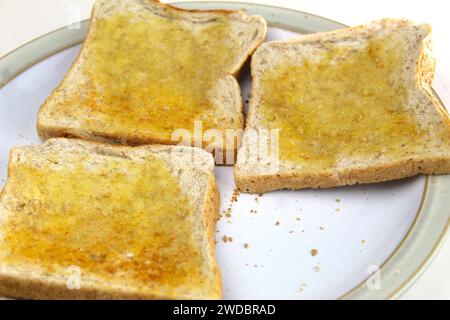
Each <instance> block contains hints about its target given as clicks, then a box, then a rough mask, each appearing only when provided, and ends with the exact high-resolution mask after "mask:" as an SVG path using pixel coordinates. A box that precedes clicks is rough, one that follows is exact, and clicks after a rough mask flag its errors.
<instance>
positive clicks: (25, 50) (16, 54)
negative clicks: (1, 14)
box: [0, 1, 450, 299]
mask: <svg viewBox="0 0 450 320" xmlns="http://www.w3.org/2000/svg"><path fill="white" fill-rule="evenodd" d="M169 4H172V5H176V6H180V7H183V8H196V9H214V8H219V7H221V8H224V7H225V9H233V10H236V9H238V10H249V9H250V10H252V9H256V10H257V11H265V12H266V13H268V12H271V11H274V10H277V11H278V12H285V13H290V14H292V15H294V16H300V15H303V16H304V17H313V18H314V19H317V20H318V21H319V20H322V21H326V22H328V23H329V24H334V25H335V26H336V27H337V28H344V27H347V26H346V25H344V24H342V23H340V22H337V21H334V20H332V19H328V18H326V17H322V16H319V15H316V14H311V13H308V12H303V11H300V10H295V9H290V8H284V7H280V6H275V5H267V4H259V3H249V2H234V1H233V2H229V1H228V2H225V1H201V2H199V1H171V2H170V3H169ZM261 14H262V13H261ZM271 15H272V14H271ZM266 20H267V21H268V25H274V26H276V27H283V24H284V23H271V22H270V20H271V19H270V17H266ZM88 24H89V19H85V20H82V21H81V22H78V23H76V24H74V25H79V26H80V27H79V28H73V26H74V25H71V26H65V27H62V28H59V29H56V30H54V31H51V32H48V33H46V34H44V35H42V36H40V37H38V38H35V39H33V40H31V41H29V42H27V43H25V44H23V45H21V46H19V47H17V48H16V49H14V50H12V51H10V52H8V53H6V54H5V55H3V56H2V57H0V90H1V89H2V88H3V87H4V86H6V85H7V84H8V83H9V82H10V81H12V80H14V79H15V78H16V77H17V76H19V75H20V74H21V73H23V72H24V71H26V70H28V69H29V68H31V67H32V66H34V65H36V64H38V63H39V62H41V61H43V60H45V59H47V58H49V57H51V56H53V55H55V54H57V53H59V52H61V51H63V50H66V49H68V48H71V47H73V46H75V45H79V44H81V43H82V42H83V40H84V38H85V35H86V33H87V30H88ZM293 24H295V23H292V22H291V23H289V22H285V25H284V27H285V29H288V30H292V29H294V30H295V29H296V30H297V31H298V30H300V28H296V27H295V26H293ZM433 92H434V90H433ZM434 95H435V97H436V98H437V100H438V102H439V103H440V104H441V105H442V106H444V104H443V102H442V100H441V99H440V98H439V96H438V95H437V93H436V92H434ZM447 190H450V176H426V180H425V187H424V192H423V195H422V199H421V203H420V206H419V208H418V211H417V213H416V215H415V217H414V221H413V222H412V224H411V226H410V228H409V229H408V231H407V233H406V234H405V236H404V237H403V239H402V240H401V241H400V242H399V244H398V245H397V247H396V248H395V249H394V250H393V252H392V253H391V254H390V255H389V256H388V257H387V258H386V260H385V261H384V262H383V263H382V264H381V266H380V271H381V272H382V274H384V276H383V278H381V285H382V286H381V288H380V289H379V290H369V289H368V288H367V286H366V282H367V278H366V279H365V280H363V281H362V282H360V283H359V284H358V285H356V286H355V287H354V288H353V289H351V290H349V291H348V292H346V293H344V294H343V295H341V296H340V297H339V298H338V299H395V298H399V297H400V296H401V295H402V294H403V293H404V292H405V291H406V290H407V289H408V288H409V287H410V286H411V285H412V284H413V283H414V282H415V281H416V280H417V279H418V278H419V277H420V275H421V274H422V273H423V272H424V271H425V270H426V268H427V267H428V266H429V265H430V263H431V261H432V260H433V258H434V257H435V256H436V255H437V253H438V252H439V249H440V248H441V247H442V245H443V243H444V239H445V238H446V237H447V236H448V229H449V227H450V216H449V213H448V209H447V221H446V222H445V216H444V223H443V222H442V221H441V220H439V219H438V218H439V214H436V212H437V211H436V210H439V209H440V210H445V209H446V207H448V206H445V204H446V203H447V204H448V203H449V202H450V201H447V202H445V200H446V199H444V198H443V196H442V194H440V193H445V192H447ZM442 203H444V205H442ZM436 206H437V208H435V207H436ZM430 210H431V211H430ZM433 218H435V219H437V220H432V219H433ZM431 220H432V221H438V222H439V221H441V222H439V225H438V222H435V223H434V224H433V223H432V224H431V225H429V223H430V221H431ZM436 228H437V229H438V231H439V233H438V234H437V236H435V237H434V238H433V239H431V240H430V241H428V248H422V252H421V255H422V256H423V257H421V258H418V259H415V258H414V257H411V256H410V255H409V256H408V255H407V254H408V251H409V253H411V250H412V249H413V248H414V247H418V245H423V243H421V242H420V241H423V239H422V240H421V238H423V237H424V235H425V234H428V233H429V232H430V230H431V231H432V230H434V229H436ZM425 238H426V237H425ZM419 240H420V241H419ZM418 241H419V242H418ZM419 248H421V247H419ZM402 259H403V260H402ZM405 259H406V261H405ZM398 260H400V261H403V262H411V263H413V264H414V265H415V267H413V268H412V269H413V270H411V271H410V272H408V273H407V275H406V276H403V278H404V279H402V281H400V282H399V283H398V284H397V285H392V284H390V283H384V282H385V281H384V280H383V279H386V278H387V279H395V277H397V276H398V274H397V269H396V267H395V263H398ZM411 260H415V261H411ZM419 260H420V261H419ZM368 277H369V276H368ZM383 286H384V288H383ZM386 288H388V289H386Z"/></svg>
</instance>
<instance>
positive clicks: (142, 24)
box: [37, 0, 266, 154]
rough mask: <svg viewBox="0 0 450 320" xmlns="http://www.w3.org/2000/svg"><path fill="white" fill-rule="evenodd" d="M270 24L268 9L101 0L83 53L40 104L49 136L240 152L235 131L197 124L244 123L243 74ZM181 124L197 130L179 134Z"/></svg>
mask: <svg viewBox="0 0 450 320" xmlns="http://www.w3.org/2000/svg"><path fill="white" fill-rule="evenodd" d="M265 33H266V22H265V21H264V19H263V18H262V17H260V16H248V15H246V14H245V13H243V12H241V11H225V10H209V11H208V10H206V11H199V10H182V9H178V8H175V7H172V6H170V5H166V4H161V3H159V2H158V1H153V0H97V1H96V2H95V4H94V8H93V11H92V17H91V21H90V26H89V33H88V35H87V38H86V40H85V42H84V44H83V47H82V49H81V52H80V54H79V56H78V58H77V59H76V61H75V62H74V64H73V65H72V67H71V68H70V70H69V72H68V74H67V75H66V77H65V78H64V80H63V81H62V82H61V84H60V85H59V86H58V87H57V88H56V90H55V91H54V92H53V93H52V94H51V96H50V97H49V98H48V99H47V100H46V101H45V103H44V104H43V105H42V106H41V109H40V110H39V115H38V124H37V128H38V132H39V135H40V136H41V137H42V138H44V139H47V138H51V137H60V136H65V137H78V138H83V139H88V140H97V141H101V142H114V143H122V144H131V145H138V144H151V143H159V144H178V143H183V144H187V145H194V142H195V143H196V144H195V145H196V146H200V147H202V146H203V147H205V148H207V149H208V150H209V151H212V152H216V153H221V154H223V153H224V152H227V151H230V152H232V153H234V152H235V151H236V148H237V146H236V143H231V146H230V145H226V141H224V140H225V138H224V139H222V140H220V139H213V138H211V139H209V140H208V139H206V138H205V140H203V139H202V136H200V141H199V142H198V141H194V137H193V134H192V133H193V129H194V126H195V122H198V123H199V126H200V127H201V130H203V131H207V130H210V129H213V130H216V131H217V132H218V133H219V134H221V135H223V137H224V136H225V130H226V129H232V130H236V131H237V132H239V129H240V130H241V131H242V129H243V127H244V122H243V115H242V99H241V93H240V88H239V85H238V83H237V81H236V79H235V76H236V75H237V74H238V72H239V70H240V68H241V66H242V65H243V63H244V62H245V61H246V59H247V58H248V56H249V55H250V54H251V53H252V52H253V50H254V49H255V48H256V47H257V46H258V45H259V44H260V43H261V42H262V41H263V40H264V37H265ZM178 129H182V130H186V131H187V132H188V133H191V134H192V135H191V136H190V137H186V136H182V137H180V136H179V135H178V134H175V135H174V133H175V132H176V131H177V130H178ZM199 130H200V129H199ZM183 132H185V131H183ZM241 133H242V132H241ZM189 138H191V139H189ZM236 140H237V139H236Z"/></svg>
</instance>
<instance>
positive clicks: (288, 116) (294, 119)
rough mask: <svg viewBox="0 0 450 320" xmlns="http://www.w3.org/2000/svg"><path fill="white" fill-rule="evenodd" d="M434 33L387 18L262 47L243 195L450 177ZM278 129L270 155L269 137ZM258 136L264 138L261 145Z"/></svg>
mask: <svg viewBox="0 0 450 320" xmlns="http://www.w3.org/2000/svg"><path fill="white" fill-rule="evenodd" d="M430 31H431V30H430V27H429V26H428V25H416V24H414V23H412V22H409V21H406V20H393V19H386V20H382V21H375V22H373V23H370V24H368V25H364V26H359V27H354V28H348V29H343V30H338V31H332V32H327V33H318V34H311V35H304V36H300V37H298V38H295V39H292V40H287V41H275V42H269V43H265V44H263V45H261V46H260V47H259V48H258V50H257V51H256V52H255V54H254V55H253V58H252V65H251V67H252V75H253V78H254V81H253V88H252V90H253V91H252V99H251V102H250V106H249V116H248V119H247V124H246V128H245V131H244V138H243V145H242V147H241V149H240V150H239V152H238V160H237V165H236V167H235V178H236V183H237V186H238V188H239V189H240V190H241V191H249V192H258V193H259V192H265V191H270V190H275V189H283V188H291V189H297V188H307V187H320V188H325V187H334V186H341V185H349V184H355V183H372V182H381V181H386V180H393V179H399V178H404V177H408V176H411V175H415V174H418V173H426V174H442V173H449V172H450V120H449V116H448V113H447V112H446V111H445V110H444V109H443V108H442V107H441V106H440V105H439V104H438V103H437V101H436V99H435V98H434V96H433V94H432V89H431V81H432V79H433V76H434V60H433V58H432V57H431V55H430ZM270 130H279V137H278V141H277V144H276V145H275V146H274V147H273V148H272V150H271V151H275V153H276V155H275V154H270V156H268V155H267V154H262V155H261V154H260V155H259V156H258V157H256V158H255V159H256V160H255V161H252V159H251V157H248V154H249V153H251V152H254V150H253V151H252V150H250V149H251V148H255V146H258V145H260V144H268V145H269V144H270V143H272V142H273V141H269V140H268V138H267V135H261V134H260V132H262V131H270ZM254 139H256V140H254Z"/></svg>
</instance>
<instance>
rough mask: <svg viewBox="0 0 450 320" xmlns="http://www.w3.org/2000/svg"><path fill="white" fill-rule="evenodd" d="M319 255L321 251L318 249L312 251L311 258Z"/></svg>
mask: <svg viewBox="0 0 450 320" xmlns="http://www.w3.org/2000/svg"><path fill="white" fill-rule="evenodd" d="M318 253H319V250H317V249H311V256H312V257H315V256H317V254H318Z"/></svg>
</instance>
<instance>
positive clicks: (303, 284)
mask: <svg viewBox="0 0 450 320" xmlns="http://www.w3.org/2000/svg"><path fill="white" fill-rule="evenodd" d="M306 286H307V285H306V283H302V284H301V285H300V288H298V292H303V291H305V289H306Z"/></svg>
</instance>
